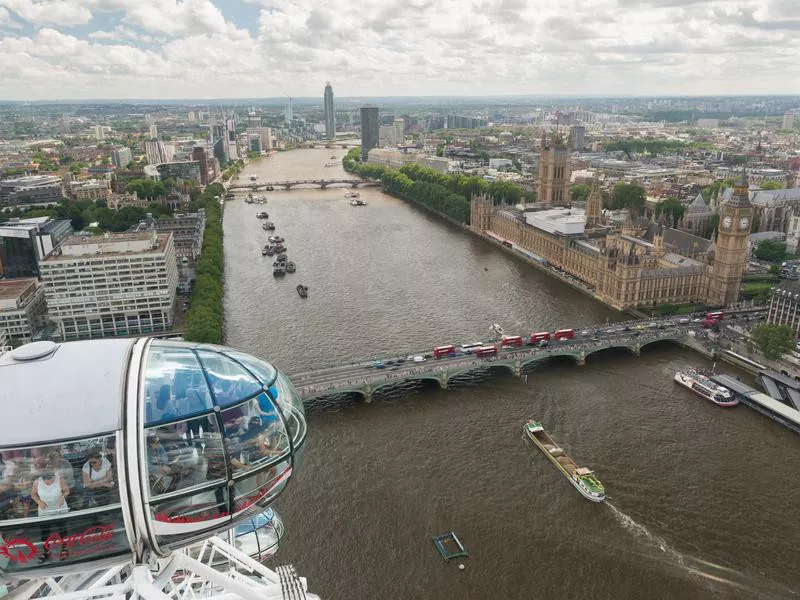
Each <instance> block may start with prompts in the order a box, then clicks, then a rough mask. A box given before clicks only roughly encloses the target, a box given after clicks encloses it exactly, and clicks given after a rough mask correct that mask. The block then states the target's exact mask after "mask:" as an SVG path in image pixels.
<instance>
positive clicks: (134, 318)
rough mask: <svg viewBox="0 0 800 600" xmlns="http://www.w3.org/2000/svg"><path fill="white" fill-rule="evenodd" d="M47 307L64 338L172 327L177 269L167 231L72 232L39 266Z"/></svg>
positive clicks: (70, 338)
mask: <svg viewBox="0 0 800 600" xmlns="http://www.w3.org/2000/svg"><path fill="white" fill-rule="evenodd" d="M40 268H41V278H42V282H43V283H44V287H45V295H46V299H47V306H48V311H49V314H50V318H51V320H53V321H54V322H55V324H56V325H57V327H58V335H59V337H60V338H61V339H64V340H75V339H85V338H101V337H109V336H120V335H141V334H149V333H155V332H162V331H168V330H169V329H170V328H171V327H172V320H173V317H174V309H175V296H176V290H177V287H178V269H177V266H176V262H175V245H174V238H173V236H172V234H159V233H155V232H143V233H121V234H105V235H104V236H98V237H78V236H73V237H70V238H67V239H66V240H64V241H63V242H62V244H61V247H60V249H59V251H58V252H55V253H53V254H51V255H50V256H48V257H47V258H46V259H45V260H44V261H42V263H41V265H40Z"/></svg>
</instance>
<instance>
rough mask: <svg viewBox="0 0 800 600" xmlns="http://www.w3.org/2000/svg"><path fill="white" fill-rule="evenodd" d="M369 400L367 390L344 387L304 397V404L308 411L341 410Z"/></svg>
mask: <svg viewBox="0 0 800 600" xmlns="http://www.w3.org/2000/svg"><path fill="white" fill-rule="evenodd" d="M368 400H369V396H368V394H367V392H366V390H360V389H343V390H330V391H323V392H320V393H318V394H313V395H311V396H305V397H304V398H303V406H304V407H305V409H306V410H307V411H308V412H324V411H326V410H339V409H342V408H346V407H348V406H352V405H354V404H358V403H359V402H360V403H362V404H363V403H364V402H367V401H368Z"/></svg>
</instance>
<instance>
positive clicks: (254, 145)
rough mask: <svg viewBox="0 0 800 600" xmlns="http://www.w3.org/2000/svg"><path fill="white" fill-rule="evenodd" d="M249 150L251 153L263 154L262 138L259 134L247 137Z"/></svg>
mask: <svg viewBox="0 0 800 600" xmlns="http://www.w3.org/2000/svg"><path fill="white" fill-rule="evenodd" d="M247 148H248V150H249V151H250V152H258V153H259V154H261V152H262V150H263V148H262V147H261V136H260V135H258V134H249V135H248V136H247Z"/></svg>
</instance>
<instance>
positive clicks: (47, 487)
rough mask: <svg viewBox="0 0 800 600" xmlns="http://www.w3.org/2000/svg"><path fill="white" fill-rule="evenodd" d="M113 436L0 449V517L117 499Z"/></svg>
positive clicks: (46, 513)
mask: <svg viewBox="0 0 800 600" xmlns="http://www.w3.org/2000/svg"><path fill="white" fill-rule="evenodd" d="M115 441H116V440H115V437H114V436H113V435H109V436H104V437H94V438H87V439H83V440H79V441H73V442H68V443H61V444H51V445H47V446H28V447H25V448H17V449H7V450H3V451H2V452H1V453H0V528H2V521H9V520H15V519H36V518H47V517H53V516H58V515H63V514H66V513H68V512H70V511H75V510H83V509H87V508H97V507H103V506H108V505H111V504H116V503H118V502H119V492H118V487H117V486H118V480H117V476H116V466H115V463H116V460H115V454H114V453H115V449H114V447H115Z"/></svg>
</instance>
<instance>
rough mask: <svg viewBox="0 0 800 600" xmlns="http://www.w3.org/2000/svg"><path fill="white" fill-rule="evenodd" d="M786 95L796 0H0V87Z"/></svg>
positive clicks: (796, 76) (81, 92) (21, 90)
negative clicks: (327, 83) (328, 83)
mask: <svg viewBox="0 0 800 600" xmlns="http://www.w3.org/2000/svg"><path fill="white" fill-rule="evenodd" d="M327 80H330V81H331V82H332V84H333V87H334V92H335V93H336V95H339V96H409V95H411V96H419V95H475V96H479V95H506V94H509V95H510V94H603V95H617V94H619V95H628V94H638V95H657V94H665V95H666V94H676V95H694V94H715V95H716V94H720V95H722V94H768V93H772V94H786V93H800V0H760V1H755V2H754V1H750V0H741V1H740V0H555V1H554V0H336V1H335V2H334V1H332V0H0V98H2V99H14V100H25V99H83V98H87V99H91V98H232V97H276V96H283V95H291V96H295V97H300V96H320V95H321V94H322V89H323V86H324V84H325V81H327Z"/></svg>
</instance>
